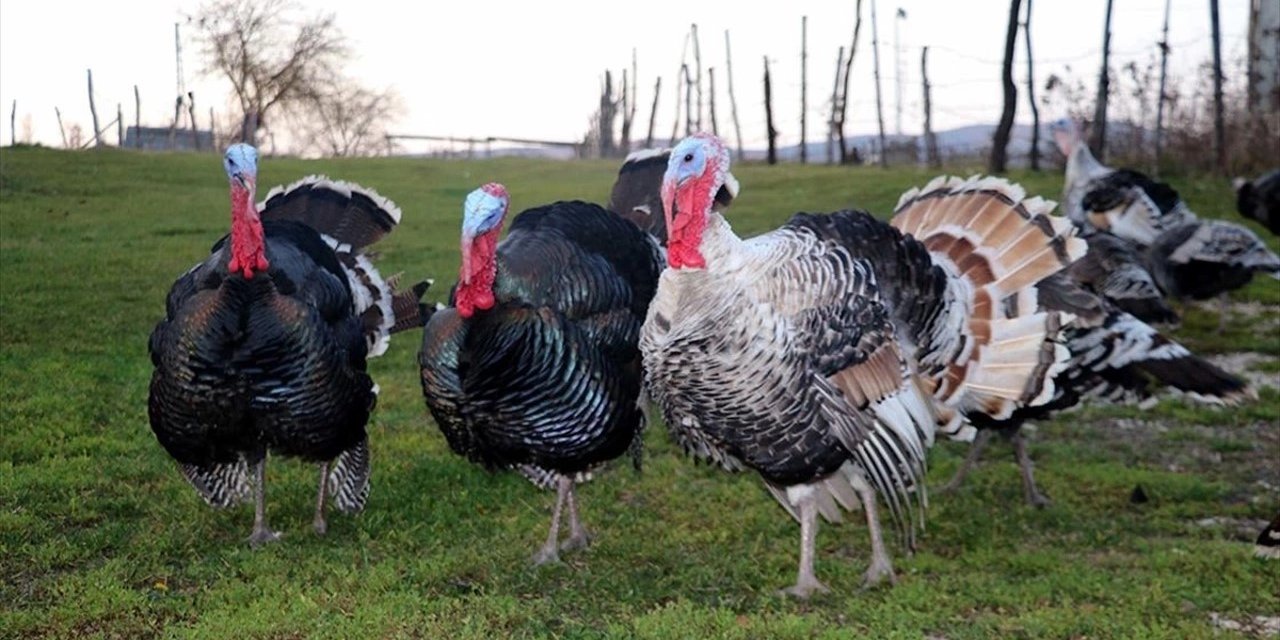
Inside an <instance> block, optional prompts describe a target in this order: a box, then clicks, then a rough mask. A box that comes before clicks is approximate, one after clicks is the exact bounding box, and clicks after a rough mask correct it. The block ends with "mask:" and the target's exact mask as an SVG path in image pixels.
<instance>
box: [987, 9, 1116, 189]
mask: <svg viewBox="0 0 1280 640" xmlns="http://www.w3.org/2000/svg"><path fill="white" fill-rule="evenodd" d="M1108 2H1110V0H1108ZM1021 4H1022V0H1012V1H1011V2H1010V3H1009V27H1008V29H1006V30H1005V36H1004V64H1003V65H1002V66H1001V71H1000V76H1001V83H1002V84H1003V85H1004V109H1003V110H1002V111H1001V112H1000V124H999V125H998V126H997V127H996V133H995V135H994V136H993V137H992V138H991V160H990V162H988V164H987V170H988V171H990V172H991V173H1004V172H1005V168H1006V165H1007V164H1008V157H1009V156H1008V146H1009V132H1010V130H1012V129H1013V112H1014V109H1016V108H1017V104H1018V88H1017V87H1016V86H1014V84H1013V48H1014V45H1015V44H1017V42H1018V9H1019V7H1020V5H1021Z"/></svg>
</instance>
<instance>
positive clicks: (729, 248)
mask: <svg viewBox="0 0 1280 640" xmlns="http://www.w3.org/2000/svg"><path fill="white" fill-rule="evenodd" d="M690 226H692V225H690ZM686 228H687V227H686ZM697 231H698V235H697V236H681V237H680V239H679V240H677V243H678V246H681V247H684V248H685V250H686V251H687V250H688V249H692V250H693V251H694V252H696V253H695V255H697V256H698V257H699V258H701V262H702V263H703V264H702V265H698V266H694V265H691V264H688V263H684V264H679V265H677V264H675V263H672V264H671V266H672V267H675V268H676V269H679V270H688V269H691V268H699V267H700V268H702V269H707V270H709V271H727V270H732V269H735V268H737V266H738V265H739V263H740V262H741V260H742V255H741V253H740V252H741V249H742V239H741V238H739V237H738V236H737V234H735V233H734V232H733V227H731V226H729V221H728V220H725V219H724V216H723V215H721V214H720V212H719V211H715V210H711V211H708V212H707V214H706V216H705V217H704V218H703V221H702V224H701V228H700V229H698V230H697ZM667 256H668V260H669V261H670V260H671V240H668V242H667Z"/></svg>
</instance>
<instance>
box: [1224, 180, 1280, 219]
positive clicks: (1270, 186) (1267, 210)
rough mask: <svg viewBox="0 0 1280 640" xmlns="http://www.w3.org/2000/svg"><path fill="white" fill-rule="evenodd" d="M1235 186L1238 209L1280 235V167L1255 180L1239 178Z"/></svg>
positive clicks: (1242, 213)
mask: <svg viewBox="0 0 1280 640" xmlns="http://www.w3.org/2000/svg"><path fill="white" fill-rule="evenodd" d="M1235 188H1236V211H1239V212H1240V215H1242V216H1244V217H1246V218H1252V219H1253V220H1257V221H1258V222H1261V223H1262V226H1264V227H1266V228H1267V230H1268V231H1270V232H1271V233H1274V234H1276V235H1280V169H1274V170H1272V171H1271V172H1270V173H1267V174H1264V175H1263V176H1261V177H1259V178H1257V179H1254V180H1245V179H1244V178H1237V179H1236V182H1235Z"/></svg>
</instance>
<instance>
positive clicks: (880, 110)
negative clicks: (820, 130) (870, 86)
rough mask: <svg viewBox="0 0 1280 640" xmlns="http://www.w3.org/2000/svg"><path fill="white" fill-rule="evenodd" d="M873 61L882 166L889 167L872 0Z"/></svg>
mask: <svg viewBox="0 0 1280 640" xmlns="http://www.w3.org/2000/svg"><path fill="white" fill-rule="evenodd" d="M871 61H872V64H873V65H874V67H875V78H876V123H877V124H878V125H879V131H880V166H881V167H887V166H889V163H888V159H887V158H886V157H885V155H886V154H885V151H886V149H885V146H884V103H883V102H882V101H881V99H880V36H879V32H878V31H877V29H876V0H871Z"/></svg>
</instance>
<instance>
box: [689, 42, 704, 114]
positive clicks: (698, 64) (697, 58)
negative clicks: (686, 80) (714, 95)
mask: <svg viewBox="0 0 1280 640" xmlns="http://www.w3.org/2000/svg"><path fill="white" fill-rule="evenodd" d="M689 32H690V36H689V37H690V38H692V39H693V64H694V67H695V70H696V71H697V73H696V74H695V75H694V80H695V82H694V84H695V85H696V87H697V91H698V112H697V113H696V114H695V115H694V118H693V123H694V129H695V130H696V131H702V48H701V47H699V46H698V25H697V23H694V24H692V25H689Z"/></svg>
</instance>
